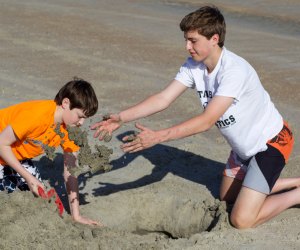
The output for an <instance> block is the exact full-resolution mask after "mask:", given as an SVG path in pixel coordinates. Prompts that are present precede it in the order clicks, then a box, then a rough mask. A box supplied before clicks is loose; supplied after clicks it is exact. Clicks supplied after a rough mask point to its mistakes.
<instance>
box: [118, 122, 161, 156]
mask: <svg viewBox="0 0 300 250" xmlns="http://www.w3.org/2000/svg"><path fill="white" fill-rule="evenodd" d="M135 127H136V128H138V129H139V130H140V132H139V133H138V134H136V135H134V137H133V138H132V136H125V137H124V138H123V139H122V140H123V141H124V144H123V145H122V146H121V149H122V150H123V151H124V152H128V153H135V152H138V151H141V150H144V149H146V148H150V147H152V146H154V145H156V144H157V143H160V142H161V138H160V136H159V133H158V132H157V131H153V130H151V129H149V128H147V127H145V126H142V125H141V124H140V123H136V124H135Z"/></svg>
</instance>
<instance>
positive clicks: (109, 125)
mask: <svg viewBox="0 0 300 250" xmlns="http://www.w3.org/2000/svg"><path fill="white" fill-rule="evenodd" d="M121 125H122V120H121V118H120V116H119V115H118V114H112V115H105V116H104V117H103V120H102V121H101V122H97V123H95V124H93V125H91V127H90V128H91V129H92V130H96V132H95V133H94V138H96V137H99V140H100V141H102V140H103V139H104V140H106V138H109V136H111V135H112V132H113V131H115V130H117V129H118V128H120V127H121ZM107 141H108V140H107Z"/></svg>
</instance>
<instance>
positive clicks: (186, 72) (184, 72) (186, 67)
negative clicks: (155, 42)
mask: <svg viewBox="0 0 300 250" xmlns="http://www.w3.org/2000/svg"><path fill="white" fill-rule="evenodd" d="M190 66H191V65H190V62H189V59H187V60H186V62H185V63H184V64H183V65H182V66H181V67H180V69H179V71H178V73H177V74H176V77H175V80H177V81H179V82H181V83H182V84H184V85H185V86H187V87H188V88H194V87H195V81H194V77H193V75H192V72H191V67H190Z"/></svg>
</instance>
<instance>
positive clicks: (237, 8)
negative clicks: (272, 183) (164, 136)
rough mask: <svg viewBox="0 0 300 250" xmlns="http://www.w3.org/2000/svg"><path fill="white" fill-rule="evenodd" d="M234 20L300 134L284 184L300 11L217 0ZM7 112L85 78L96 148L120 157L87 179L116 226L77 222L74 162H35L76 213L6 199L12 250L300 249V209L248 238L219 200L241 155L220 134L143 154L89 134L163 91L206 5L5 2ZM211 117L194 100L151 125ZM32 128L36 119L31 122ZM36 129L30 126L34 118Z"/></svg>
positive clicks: (1, 81) (4, 232)
mask: <svg viewBox="0 0 300 250" xmlns="http://www.w3.org/2000/svg"><path fill="white" fill-rule="evenodd" d="M210 2H211V3H215V4H216V5H218V6H220V8H221V10H222V11H223V13H224V15H225V18H226V20H227V26H228V31H227V37H226V42H225V46H226V47H227V48H228V49H229V50H232V51H234V52H236V53H237V54H239V55H241V56H243V57H244V58H246V59H247V60H248V61H249V62H250V63H251V64H252V65H253V66H254V67H255V68H256V70H257V71H258V73H259V75H260V77H261V80H262V82H263V85H264V87H265V88H266V89H267V90H268V91H269V93H270V95H271V97H272V100H273V101H274V103H275V105H276V107H277V108H278V109H279V111H280V112H281V113H282V115H283V116H284V118H285V119H286V120H287V121H288V122H289V123H290V125H291V126H292V127H293V131H294V135H295V138H296V143H295V148H294V152H293V154H292V156H291V159H290V161H289V163H288V164H287V166H286V168H285V169H284V171H283V173H282V176H285V177H287V176H298V175H299V170H300V158H299V155H300V147H299V136H300V135H299V134H300V132H299V127H300V125H299V124H300V123H299V121H300V118H299V117H300V108H299V104H300V91H299V90H300V73H299V67H300V62H299V52H300V42H299V39H300V28H299V27H300V25H299V24H300V18H299V11H300V3H299V2H298V1H297V0H287V1H285V2H284V3H283V2H282V1H279V0H272V1H271V0H263V1H255V0H252V1H241V0H228V1H224V0H222V1H221V0H214V1H210ZM0 3H1V8H0V38H1V50H0V54H1V58H2V60H1V62H0V63H1V67H0V107H6V106H8V105H11V104H14V103H17V102H21V101H25V100H30V99H53V98H54V96H55V94H56V93H57V91H58V90H59V88H60V87H61V86H62V85H63V84H65V83H66V82H67V81H69V80H70V79H71V78H72V77H73V76H78V77H81V78H83V79H85V80H87V81H90V82H91V83H92V84H93V85H94V87H95V90H96V94H97V96H98V98H99V103H100V109H99V111H98V114H97V115H96V116H95V117H93V118H91V119H88V120H87V121H86V124H85V125H84V127H83V129H84V130H85V131H87V133H88V140H89V144H90V145H91V148H94V146H96V145H98V146H99V145H100V146H101V145H105V146H106V147H108V148H110V149H112V150H113V153H112V155H111V156H110V165H111V166H112V169H111V171H109V172H100V173H99V172H98V173H95V174H89V173H86V174H82V175H80V176H79V183H80V202H81V206H80V209H81V213H82V214H83V215H84V216H87V217H90V218H91V219H95V220H99V221H101V222H102V223H104V224H105V227H101V228H98V227H90V226H84V225H79V224H76V223H74V222H72V220H71V219H70V215H69V214H68V211H69V208H68V205H67V200H66V191H65V188H64V184H63V177H62V171H63V167H62V154H61V152H60V151H57V152H55V155H54V159H53V161H50V160H49V159H47V158H46V156H41V157H39V158H37V159H35V163H36V164H37V165H38V167H39V169H40V171H41V172H42V178H43V179H44V182H47V183H49V185H51V186H53V187H55V189H56V191H57V192H58V193H59V195H60V197H61V199H62V201H63V203H64V205H65V208H66V212H65V213H64V215H63V218H60V217H59V216H58V213H57V211H56V207H55V204H54V203H47V202H46V201H44V200H42V199H38V198H35V197H33V195H32V194H31V193H30V192H15V193H13V194H11V195H8V194H5V193H1V194H0V199H1V201H2V202H1V206H0V211H1V215H2V216H1V219H0V228H1V229H0V249H130V250H132V249H228V250H229V249H299V247H300V212H299V208H297V207H295V208H291V209H288V210H287V211H285V212H283V213H282V214H280V215H279V216H277V217H276V218H274V219H272V220H271V221H269V222H267V223H265V224H264V225H261V226H259V227H257V228H255V229H247V230H236V229H234V228H233V227H231V226H230V224H229V223H228V210H229V208H227V207H226V205H225V204H224V203H223V202H220V201H219V199H218V189H219V186H220V180H221V176H222V169H223V167H224V163H225V162H226V160H227V157H228V154H229V151H230V148H229V147H228V145H227V144H226V142H225V140H224V139H223V138H222V137H221V135H220V133H219V132H218V130H217V129H216V128H213V129H211V130H210V131H209V132H206V133H203V134H199V135H196V136H191V137H189V138H185V139H183V140H178V141H173V142H169V143H166V144H161V145H157V146H155V147H153V148H150V149H148V150H145V151H143V152H140V153H135V154H124V153H122V151H121V150H120V145H121V141H120V139H121V138H122V137H123V136H124V135H128V134H132V133H133V131H135V130H136V129H135V127H134V123H129V124H125V125H124V126H123V127H122V128H121V129H120V130H119V131H117V132H116V133H115V134H114V136H113V138H112V140H111V141H110V142H107V143H104V142H99V141H98V140H96V139H93V137H92V135H93V133H92V132H91V131H90V130H89V128H88V126H89V125H90V124H92V123H93V122H95V121H97V120H100V119H102V116H103V115H105V114H107V113H112V112H117V111H119V110H120V109H125V108H126V107H129V106H130V105H132V104H135V103H136V102H138V101H141V100H142V99H143V98H145V97H146V96H148V95H150V94H151V93H154V92H157V91H159V90H161V89H162V88H163V87H164V86H165V85H166V84H167V83H168V82H169V81H170V80H171V79H172V78H173V77H174V76H175V74H176V73H177V71H178V69H179V67H180V65H181V64H182V63H183V62H184V60H185V58H186V56H187V53H186V51H185V50H184V39H183V35H182V33H181V31H180V30H179V27H178V24H179V22H180V20H181V19H182V17H183V16H184V15H186V14H187V13H189V12H191V11H192V10H194V9H195V8H197V7H198V6H200V4H201V3H205V2H204V1H193V0H188V1H183V0H182V1H179V0H178V1H177V0H172V1H171V0H170V1H169V0H168V1H164V0H157V1H154V2H153V1H145V0H139V1H135V0H114V1H109V0H102V1H96V0H86V1H78V0H73V1H67V0H59V1H58V0H52V1H38V0H28V1H17V0H10V1H0ZM199 112H201V105H200V103H199V100H198V97H197V95H196V93H195V92H194V91H192V90H191V91H187V92H186V93H185V94H184V95H183V96H182V97H181V98H180V99H179V100H177V101H176V102H175V103H174V104H173V106H172V107H171V108H169V109H168V110H166V111H165V112H161V113H159V114H156V115H154V116H152V117H151V118H145V119H141V120H140V121H139V122H141V123H142V124H144V125H145V126H148V127H150V128H152V129H159V128H164V127H167V126H170V125H172V124H176V123H178V122H180V121H184V120H185V119H187V118H190V117H192V116H194V115H196V114H198V113H199ZM29 119H30V118H29ZM24 122H26V121H24Z"/></svg>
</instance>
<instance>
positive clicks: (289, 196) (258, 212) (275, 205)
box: [230, 187, 300, 229]
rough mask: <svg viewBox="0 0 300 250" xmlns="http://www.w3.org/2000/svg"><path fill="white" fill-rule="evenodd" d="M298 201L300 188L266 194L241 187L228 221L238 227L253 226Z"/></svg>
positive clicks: (299, 200)
mask: <svg viewBox="0 0 300 250" xmlns="http://www.w3.org/2000/svg"><path fill="white" fill-rule="evenodd" d="M299 203H300V188H296V189H293V190H290V191H287V192H284V193H280V194H274V195H270V196H267V195H266V194H263V193H260V192H257V191H254V190H252V189H249V188H247V187H242V188H241V191H240V193H239V194H238V197H237V199H236V202H235V204H234V206H233V209H232V212H231V215H230V221H231V223H232V224H233V225H234V226H235V227H236V228H239V229H242V228H250V227H255V226H258V225H260V224H262V223H264V222H266V221H268V220H270V219H271V218H273V217H274V216H276V215H278V214H279V213H281V212H282V211H284V210H285V209H287V208H289V207H291V206H294V205H296V204H299Z"/></svg>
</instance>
